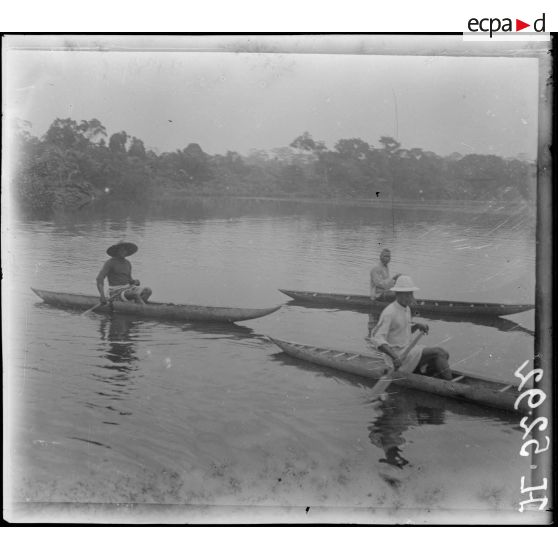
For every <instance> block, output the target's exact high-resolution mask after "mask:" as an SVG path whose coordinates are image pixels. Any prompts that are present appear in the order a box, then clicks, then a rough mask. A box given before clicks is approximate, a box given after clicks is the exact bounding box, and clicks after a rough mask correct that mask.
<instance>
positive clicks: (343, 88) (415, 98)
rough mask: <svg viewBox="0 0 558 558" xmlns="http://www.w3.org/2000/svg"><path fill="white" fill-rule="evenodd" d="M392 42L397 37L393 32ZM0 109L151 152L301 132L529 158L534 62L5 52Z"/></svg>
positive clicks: (262, 144)
mask: <svg viewBox="0 0 558 558" xmlns="http://www.w3.org/2000/svg"><path fill="white" fill-rule="evenodd" d="M393 40H396V37H394V38H393ZM5 61H6V74H5V75H6V77H7V79H6V80H5V90H4V91H5V93H6V94H5V97H4V101H5V108H6V109H7V114H8V116H15V117H18V118H23V119H26V120H29V121H30V122H31V123H32V126H33V127H32V133H33V134H35V135H42V134H43V133H44V132H45V131H46V129H47V128H48V126H49V125H50V123H51V122H52V121H53V120H54V119H55V118H57V117H58V118H73V119H75V120H78V121H80V120H82V119H87V120H89V119H91V118H98V119H99V120H100V121H101V122H102V123H103V124H104V126H105V127H106V128H107V131H108V133H109V135H110V134H112V133H114V132H118V131H121V130H125V131H126V132H128V134H130V135H134V136H136V137H138V138H140V139H142V140H143V141H144V142H145V144H146V146H148V147H150V148H154V149H155V150H156V151H158V152H163V151H171V150H175V149H180V148H183V147H185V146H186V145H187V144H189V143H192V142H195V143H199V144H200V145H201V147H202V148H203V149H204V151H206V152H208V153H212V154H214V153H225V152H226V151H227V150H233V151H239V152H241V153H244V154H246V153H248V151H249V150H250V149H251V148H257V149H271V148H274V147H281V146H286V145H288V144H289V143H290V142H291V141H292V140H293V139H294V138H295V137H296V136H298V135H300V134H301V133H302V132H304V131H308V132H310V133H311V134H312V136H313V137H314V138H315V139H319V140H323V141H325V142H326V144H327V146H328V147H329V148H332V147H333V146H334V144H335V142H336V141H337V140H339V139H341V138H352V137H358V138H361V139H363V140H365V141H367V142H369V143H370V144H372V145H376V146H377V145H378V138H379V137H380V136H382V135H388V136H393V137H396V139H398V141H399V142H401V144H402V145H403V147H406V148H412V147H421V148H423V149H425V150H430V151H434V152H436V153H438V154H440V155H448V154H450V153H452V152H454V151H458V152H460V153H462V154H467V153H483V154H490V153H492V154H497V155H503V156H515V155H517V154H519V153H525V154H527V155H528V156H529V157H530V158H533V159H534V158H535V155H536V148H537V118H538V116H537V79H538V78H537V75H538V72H537V62H536V60H533V59H524V58H480V57H479V58H459V57H444V56H429V57H426V56H419V57H417V56H373V55H353V54H258V53H242V54H239V53H215V52H152V51H150V52H99V51H95V52H83V51H36V50H32V51H10V52H9V53H8V55H7V57H6V59H5Z"/></svg>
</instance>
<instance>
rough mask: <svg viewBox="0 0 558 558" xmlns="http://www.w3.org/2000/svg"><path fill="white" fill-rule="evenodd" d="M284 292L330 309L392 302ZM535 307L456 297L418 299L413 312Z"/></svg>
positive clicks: (504, 311) (488, 312)
mask: <svg viewBox="0 0 558 558" xmlns="http://www.w3.org/2000/svg"><path fill="white" fill-rule="evenodd" d="M279 290H280V291H281V292H282V293H283V294H286V295H287V296H289V297H291V298H292V299H294V300H295V301H296V302H299V303H306V304H313V305H317V306H325V307H329V308H357V309H360V310H370V309H372V310H382V309H383V308H385V307H386V306H387V305H388V304H389V303H390V301H379V300H374V301H372V300H370V297H369V296H366V295H357V294H337V293H318V292H314V291H290V290H286V289H279ZM533 308H535V305H534V304H504V303H499V302H461V301H457V300H429V299H426V298H423V299H417V301H416V303H415V304H413V306H412V310H413V313H414V314H419V315H421V314H424V315H429V314H451V315H460V316H484V317H490V316H508V315H510V314H518V313H519V312H526V311H527V310H532V309H533Z"/></svg>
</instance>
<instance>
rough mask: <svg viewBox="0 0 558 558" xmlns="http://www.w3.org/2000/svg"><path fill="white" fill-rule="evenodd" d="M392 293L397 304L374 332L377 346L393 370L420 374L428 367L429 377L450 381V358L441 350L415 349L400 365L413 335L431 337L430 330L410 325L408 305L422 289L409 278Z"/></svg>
mask: <svg viewBox="0 0 558 558" xmlns="http://www.w3.org/2000/svg"><path fill="white" fill-rule="evenodd" d="M390 290H391V291H393V292H395V301H394V302H392V303H391V304H390V305H389V306H387V307H386V308H384V311H383V312H382V313H381V315H380V319H379V320H378V323H377V324H376V327H375V328H374V330H373V331H372V343H373V344H374V346H375V347H376V348H377V349H378V350H379V351H381V352H383V353H385V354H387V355H389V356H390V357H391V359H392V360H393V365H394V367H395V368H396V369H399V370H400V371H401V372H407V373H412V372H418V371H419V370H420V369H421V367H423V365H426V373H428V374H429V375H433V376H439V377H441V378H444V379H445V380H449V379H451V377H452V374H451V370H450V367H449V363H448V360H449V354H448V352H447V351H446V350H445V349H442V348H441V347H424V346H422V345H415V346H414V347H413V348H412V349H411V351H410V352H409V354H408V355H407V356H406V357H405V359H404V360H403V362H401V360H400V358H399V355H400V354H401V353H402V352H403V351H404V350H405V348H406V347H407V346H408V345H409V343H410V342H411V334H412V333H413V332H415V331H416V330H419V331H422V332H424V333H428V326H427V325H425V324H419V323H412V322H411V309H410V308H409V305H410V304H411V303H412V302H413V301H414V295H413V293H414V292H416V291H418V290H419V289H418V287H416V286H415V285H414V284H413V280H412V279H411V278H410V277H409V276H407V275H401V276H399V277H398V278H397V281H396V282H395V285H394V286H393V287H391V289H390Z"/></svg>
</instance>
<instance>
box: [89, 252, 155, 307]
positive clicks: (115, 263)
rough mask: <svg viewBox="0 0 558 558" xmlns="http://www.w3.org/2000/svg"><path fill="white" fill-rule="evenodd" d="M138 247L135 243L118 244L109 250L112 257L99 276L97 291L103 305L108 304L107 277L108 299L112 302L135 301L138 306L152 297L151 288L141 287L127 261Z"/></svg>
mask: <svg viewBox="0 0 558 558" xmlns="http://www.w3.org/2000/svg"><path fill="white" fill-rule="evenodd" d="M137 251H138V247H137V246H136V245H135V244H134V243H133V242H123V241H121V242H118V243H117V244H113V245H112V246H110V247H109V248H108V249H107V254H108V255H109V256H111V258H110V260H107V261H106V262H105V263H104V265H103V267H102V268H101V271H99V275H97V289H98V290H99V295H100V297H99V298H100V301H101V304H106V302H107V297H106V296H105V277H106V279H107V280H108V284H109V292H108V295H109V296H108V298H109V300H110V301H111V302H113V301H115V300H121V301H124V302H126V301H130V300H131V301H135V302H137V303H138V304H145V303H146V302H147V300H148V298H149V297H150V296H151V289H150V288H149V287H140V282H139V281H138V280H137V279H133V278H132V264H131V263H130V262H129V261H128V260H127V259H126V258H127V257H128V256H131V255H132V254H135V253H136V252H137Z"/></svg>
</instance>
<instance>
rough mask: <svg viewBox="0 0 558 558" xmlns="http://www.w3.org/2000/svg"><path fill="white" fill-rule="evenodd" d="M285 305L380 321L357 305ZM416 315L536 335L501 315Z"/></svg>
mask: <svg viewBox="0 0 558 558" xmlns="http://www.w3.org/2000/svg"><path fill="white" fill-rule="evenodd" d="M284 306H302V307H304V308H315V309H317V310H318V309H322V310H323V309H324V308H327V309H332V310H339V311H340V312H341V311H342V312H347V311H351V312H357V313H359V314H366V315H368V324H369V325H370V326H371V327H372V328H373V327H374V325H375V324H376V323H377V322H378V319H379V317H380V314H381V310H374V311H373V312H370V310H366V309H364V308H357V307H348V308H343V309H341V308H339V306H328V305H327V304H312V303H311V302H306V301H302V300H300V301H298V300H289V302H286V303H285V304H284ZM413 315H414V316H417V317H423V318H425V319H428V320H431V321H440V322H452V323H456V322H459V323H468V324H474V325H480V326H484V327H491V328H494V329H497V330H498V331H506V332H507V331H517V332H521V333H525V334H526V335H529V336H531V337H534V335H535V332H534V331H533V330H531V329H528V328H526V327H523V326H521V325H519V324H518V323H516V322H514V321H513V320H509V319H507V318H501V317H500V316H456V315H455V314H453V315H452V314H440V313H436V314H428V313H425V312H422V313H419V312H413ZM365 330H366V327H363V331H365ZM366 333H367V331H366Z"/></svg>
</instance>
